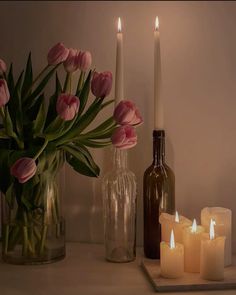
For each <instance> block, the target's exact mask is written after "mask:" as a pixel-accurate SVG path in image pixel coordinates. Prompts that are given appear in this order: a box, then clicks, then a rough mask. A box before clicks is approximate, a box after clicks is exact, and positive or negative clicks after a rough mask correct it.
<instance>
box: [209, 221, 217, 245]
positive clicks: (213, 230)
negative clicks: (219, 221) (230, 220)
mask: <svg viewBox="0 0 236 295" xmlns="http://www.w3.org/2000/svg"><path fill="white" fill-rule="evenodd" d="M215 225H216V222H215V220H213V219H212V218H211V222H210V240H214V238H215Z"/></svg>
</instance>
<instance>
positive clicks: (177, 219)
mask: <svg viewBox="0 0 236 295" xmlns="http://www.w3.org/2000/svg"><path fill="white" fill-rule="evenodd" d="M175 222H179V213H178V211H176V212H175Z"/></svg>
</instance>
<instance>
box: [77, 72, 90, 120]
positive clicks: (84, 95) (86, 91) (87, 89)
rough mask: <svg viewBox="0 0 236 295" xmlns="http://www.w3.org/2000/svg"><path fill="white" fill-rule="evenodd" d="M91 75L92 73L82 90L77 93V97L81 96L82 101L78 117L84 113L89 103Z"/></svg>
mask: <svg viewBox="0 0 236 295" xmlns="http://www.w3.org/2000/svg"><path fill="white" fill-rule="evenodd" d="M81 75H82V74H81ZM91 75H92V71H89V74H88V76H87V79H86V81H85V83H84V86H83V88H82V90H81V91H79V92H77V93H76V95H79V100H80V106H79V112H78V117H79V116H80V115H81V114H82V113H83V111H84V109H85V106H86V104H87V101H88V97H89V92H90V84H91ZM79 83H80V81H79ZM78 87H79V86H78Z"/></svg>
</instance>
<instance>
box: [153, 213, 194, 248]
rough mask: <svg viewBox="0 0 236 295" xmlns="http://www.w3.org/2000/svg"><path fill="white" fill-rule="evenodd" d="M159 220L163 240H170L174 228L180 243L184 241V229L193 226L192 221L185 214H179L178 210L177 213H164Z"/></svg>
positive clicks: (177, 240) (176, 238)
mask: <svg viewBox="0 0 236 295" xmlns="http://www.w3.org/2000/svg"><path fill="white" fill-rule="evenodd" d="M159 222H160V224H161V240H162V241H165V242H169V239H170V233H171V230H172V229H173V230H174V232H175V240H176V242H178V243H183V229H184V228H185V227H188V226H191V224H192V222H191V220H189V219H188V218H186V217H184V216H181V215H180V216H179V214H178V212H177V211H176V212H175V215H170V214H168V213H162V214H161V216H160V218H159Z"/></svg>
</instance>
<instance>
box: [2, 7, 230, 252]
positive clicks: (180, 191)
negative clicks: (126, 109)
mask: <svg viewBox="0 0 236 295" xmlns="http://www.w3.org/2000/svg"><path fill="white" fill-rule="evenodd" d="M0 15H1V17H0V28H1V29H0V30H1V33H0V56H1V57H2V58H4V59H5V60H6V61H7V62H10V61H11V60H13V61H14V62H15V63H16V66H17V68H18V69H19V67H20V66H22V64H23V61H24V60H25V58H26V54H27V51H28V50H29V49H32V52H33V59H34V61H35V68H37V69H39V67H40V66H42V65H44V61H45V59H44V56H45V55H46V53H47V50H48V48H49V47H50V46H51V45H52V44H54V43H56V42H57V41H63V42H65V44H66V45H67V46H71V47H72V46H74V47H78V48H83V49H88V50H90V51H91V52H92V55H93V61H94V65H96V67H97V69H98V70H107V69H109V70H112V71H113V73H114V69H115V31H116V27H115V21H116V19H117V17H118V16H121V17H122V19H123V21H124V35H125V37H124V38H125V40H124V41H125V94H126V98H130V99H134V100H135V101H136V103H137V105H138V106H139V107H140V108H141V110H142V114H143V117H144V121H145V123H144V125H143V126H142V127H141V128H140V129H139V144H138V146H137V147H136V148H134V149H133V150H132V151H130V167H131V169H132V170H133V171H134V172H135V174H136V175H137V179H138V189H139V191H138V242H139V243H141V242H142V175H143V171H144V170H145V168H146V167H147V166H148V165H149V163H150V162H151V156H152V147H151V145H152V137H151V134H152V128H153V113H152V110H153V23H154V18H155V16H156V15H158V16H159V18H160V26H161V52H162V75H163V98H164V101H165V104H164V108H165V127H166V132H167V160H168V163H169V164H170V165H171V166H172V167H173V168H174V170H175V175H176V201H177V208H178V210H179V212H181V213H182V214H186V215H187V216H189V217H190V218H193V217H197V218H199V213H200V210H201V208H202V207H204V206H214V205H219V206H225V207H228V208H231V209H232V210H233V213H234V227H235V226H236V218H235V215H236V128H235V126H236V96H235V93H236V34H235V28H236V3H234V2H223V1H222V2H210V1H209V2H178V1H176V2H164V1H163V2H158V1H157V2H125V1H124V2H69V1H68V2H66V1H65V2H56V1H55V2H35V3H33V2H5V3H4V2H1V3H0ZM111 97H112V95H111ZM110 111H111V109H110ZM108 112H109V111H107V113H108ZM94 155H95V157H96V159H97V161H98V163H100V165H101V168H102V172H104V171H105V170H106V167H108V165H107V159H108V157H110V155H111V153H110V151H109V149H108V150H107V151H95V152H94ZM66 184H67V186H66V191H65V196H64V198H65V201H66V202H65V203H66V205H65V209H66V215H67V221H68V222H67V234H68V239H69V240H80V241H102V239H103V236H102V229H103V226H102V207H101V206H102V197H101V192H100V179H97V180H94V179H89V178H86V177H83V176H79V175H76V174H75V173H74V172H73V171H72V170H71V169H69V168H67V169H66ZM198 220H199V219H198ZM235 228H236V227H235ZM234 246H235V247H236V239H234Z"/></svg>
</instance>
